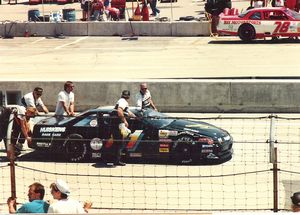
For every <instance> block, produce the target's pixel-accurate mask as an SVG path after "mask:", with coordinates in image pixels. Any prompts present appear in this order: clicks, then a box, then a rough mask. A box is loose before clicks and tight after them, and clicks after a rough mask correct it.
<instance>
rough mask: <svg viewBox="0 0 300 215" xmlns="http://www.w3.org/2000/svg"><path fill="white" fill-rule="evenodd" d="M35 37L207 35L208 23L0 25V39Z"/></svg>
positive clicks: (10, 23) (23, 23)
mask: <svg viewBox="0 0 300 215" xmlns="http://www.w3.org/2000/svg"><path fill="white" fill-rule="evenodd" d="M25 31H28V32H29V35H35V36H57V35H60V34H63V35H66V36H124V35H125V36H126V35H132V34H134V35H137V36H208V35H210V32H209V22H196V21H191V22H184V21H180V22H150V21H149V22H131V23H130V22H125V21H119V22H60V23H46V22H36V23H34V22H22V23H18V22H8V23H2V24H0V34H1V36H2V37H5V36H6V37H7V36H14V37H24V35H25Z"/></svg>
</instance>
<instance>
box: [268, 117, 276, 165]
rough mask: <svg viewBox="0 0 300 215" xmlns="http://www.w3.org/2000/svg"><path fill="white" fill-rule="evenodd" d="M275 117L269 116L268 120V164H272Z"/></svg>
mask: <svg viewBox="0 0 300 215" xmlns="http://www.w3.org/2000/svg"><path fill="white" fill-rule="evenodd" d="M275 117H276V116H275V115H274V114H271V115H270V116H269V118H270V119H271V120H270V133H269V135H270V136H269V149H270V163H274V143H275V140H274V139H275V120H274V119H275Z"/></svg>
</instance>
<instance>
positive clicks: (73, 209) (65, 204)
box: [48, 179, 92, 214]
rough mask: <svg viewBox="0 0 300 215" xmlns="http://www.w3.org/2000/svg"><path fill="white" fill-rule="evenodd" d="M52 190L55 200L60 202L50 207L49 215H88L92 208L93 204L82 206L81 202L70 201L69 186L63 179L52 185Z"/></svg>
mask: <svg viewBox="0 0 300 215" xmlns="http://www.w3.org/2000/svg"><path fill="white" fill-rule="evenodd" d="M50 188H51V194H52V196H53V198H54V199H55V200H58V201H56V202H54V203H53V204H51V205H50V206H49V209H48V213H59V214H82V213H88V210H89V209H90V208H91V207H92V203H91V202H85V203H84V205H82V204H80V203H79V201H77V200H73V199H70V198H69V195H70V189H69V186H68V185H67V183H66V182H65V181H63V180H61V179H57V180H56V181H55V182H54V183H52V184H51V185H50Z"/></svg>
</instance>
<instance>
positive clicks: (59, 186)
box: [55, 179, 70, 195]
mask: <svg viewBox="0 0 300 215" xmlns="http://www.w3.org/2000/svg"><path fill="white" fill-rule="evenodd" d="M55 185H56V187H57V189H58V190H59V191H60V192H61V193H64V194H66V195H70V189H69V186H68V185H67V183H66V182H65V181H63V180H61V179H57V180H56V181H55Z"/></svg>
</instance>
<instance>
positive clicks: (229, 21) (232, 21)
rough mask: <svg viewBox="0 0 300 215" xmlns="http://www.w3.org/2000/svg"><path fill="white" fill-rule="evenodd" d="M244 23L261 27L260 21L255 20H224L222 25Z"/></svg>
mask: <svg viewBox="0 0 300 215" xmlns="http://www.w3.org/2000/svg"><path fill="white" fill-rule="evenodd" d="M244 23H250V24H252V25H261V21H257V20H224V25H230V24H232V25H241V24H244Z"/></svg>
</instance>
